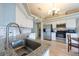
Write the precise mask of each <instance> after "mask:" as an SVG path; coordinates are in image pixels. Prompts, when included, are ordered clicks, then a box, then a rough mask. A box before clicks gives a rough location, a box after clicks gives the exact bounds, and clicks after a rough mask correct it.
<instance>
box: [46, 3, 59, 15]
mask: <svg viewBox="0 0 79 59" xmlns="http://www.w3.org/2000/svg"><path fill="white" fill-rule="evenodd" d="M59 11H60V9H59V8H56V7H55V4H54V3H53V7H52V9H50V10H48V14H49V15H52V16H55V15H56V14H57V13H58V12H59Z"/></svg>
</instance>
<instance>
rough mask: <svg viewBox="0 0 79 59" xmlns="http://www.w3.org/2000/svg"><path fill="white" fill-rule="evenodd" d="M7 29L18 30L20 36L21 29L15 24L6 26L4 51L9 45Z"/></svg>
mask: <svg viewBox="0 0 79 59" xmlns="http://www.w3.org/2000/svg"><path fill="white" fill-rule="evenodd" d="M9 27H17V28H18V30H19V33H20V34H21V29H20V27H19V25H18V24H16V23H9V24H8V25H7V26H6V40H5V50H6V49H9V44H10V42H9Z"/></svg>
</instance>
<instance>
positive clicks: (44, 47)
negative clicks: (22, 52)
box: [0, 39, 50, 56]
mask: <svg viewBox="0 0 79 59" xmlns="http://www.w3.org/2000/svg"><path fill="white" fill-rule="evenodd" d="M29 40H30V39H29ZM32 41H35V42H38V43H40V44H41V46H39V47H38V48H37V49H35V50H34V51H32V52H31V53H29V54H28V55H26V56H45V55H46V56H47V55H49V52H48V50H49V47H50V43H49V41H46V40H40V39H36V40H32ZM3 46H4V45H3ZM46 52H47V54H46ZM0 56H18V55H17V53H16V52H15V51H14V49H13V48H10V49H9V50H5V49H4V48H3V50H0Z"/></svg>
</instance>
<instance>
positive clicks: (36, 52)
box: [27, 40, 50, 56]
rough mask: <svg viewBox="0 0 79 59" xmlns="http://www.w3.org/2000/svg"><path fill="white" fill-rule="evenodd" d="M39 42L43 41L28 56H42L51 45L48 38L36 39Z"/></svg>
mask: <svg viewBox="0 0 79 59" xmlns="http://www.w3.org/2000/svg"><path fill="white" fill-rule="evenodd" d="M35 41H36V42H38V43H41V46H40V47H38V48H37V49H36V50H34V51H33V52H31V53H30V54H28V55H27V56H42V55H43V54H44V53H45V52H46V50H47V49H48V48H49V47H50V42H49V41H46V40H35Z"/></svg>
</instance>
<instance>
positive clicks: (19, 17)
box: [16, 6, 33, 28]
mask: <svg viewBox="0 0 79 59" xmlns="http://www.w3.org/2000/svg"><path fill="white" fill-rule="evenodd" d="M16 23H18V24H19V25H20V26H22V27H28V28H33V20H30V19H29V18H28V17H26V15H25V14H24V13H23V11H22V10H21V9H20V8H19V7H18V6H16Z"/></svg>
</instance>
